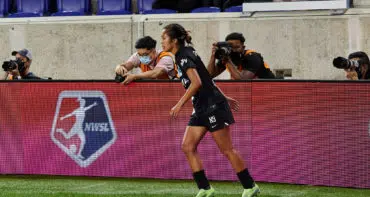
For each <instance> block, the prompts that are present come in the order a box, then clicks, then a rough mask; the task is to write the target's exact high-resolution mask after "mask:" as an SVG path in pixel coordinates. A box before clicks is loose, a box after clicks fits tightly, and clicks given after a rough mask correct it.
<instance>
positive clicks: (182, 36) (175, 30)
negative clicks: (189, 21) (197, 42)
mask: <svg viewBox="0 0 370 197" xmlns="http://www.w3.org/2000/svg"><path fill="white" fill-rule="evenodd" d="M164 30H165V31H166V33H167V35H168V36H169V37H170V38H171V39H177V41H178V44H179V45H185V43H186V44H192V43H191V40H192V38H191V36H190V31H186V30H185V28H184V27H183V26H181V25H179V24H176V23H173V24H169V25H167V26H165V27H164Z"/></svg>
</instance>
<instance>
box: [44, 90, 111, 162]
mask: <svg viewBox="0 0 370 197" xmlns="http://www.w3.org/2000/svg"><path fill="white" fill-rule="evenodd" d="M116 138H117V136H116V131H115V128H114V125H113V121H112V118H111V115H110V110H109V106H108V102H107V99H106V97H105V95H104V93H103V92H101V91H63V92H61V93H60V94H59V98H58V102H57V107H56V111H55V116H54V121H53V127H52V130H51V139H52V140H53V142H54V143H55V144H56V145H57V146H58V147H59V148H60V149H62V150H63V151H64V152H65V153H66V154H67V155H68V156H69V157H71V158H72V159H73V160H74V161H75V162H76V163H77V164H78V165H79V166H81V167H87V166H89V165H90V164H91V163H93V162H94V161H95V160H96V159H98V158H99V156H100V155H101V154H103V153H104V152H105V151H106V150H107V149H108V148H109V147H110V146H111V145H112V144H113V143H114V142H115V140H116Z"/></svg>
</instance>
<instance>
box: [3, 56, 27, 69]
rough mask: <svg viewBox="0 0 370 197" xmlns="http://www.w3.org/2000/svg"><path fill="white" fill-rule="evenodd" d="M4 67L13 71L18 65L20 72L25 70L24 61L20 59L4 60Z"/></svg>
mask: <svg viewBox="0 0 370 197" xmlns="http://www.w3.org/2000/svg"><path fill="white" fill-rule="evenodd" d="M2 67H3V69H4V71H12V70H14V69H16V68H17V67H18V70H19V72H23V70H24V62H22V61H21V60H20V59H17V60H9V61H4V62H3V65H2Z"/></svg>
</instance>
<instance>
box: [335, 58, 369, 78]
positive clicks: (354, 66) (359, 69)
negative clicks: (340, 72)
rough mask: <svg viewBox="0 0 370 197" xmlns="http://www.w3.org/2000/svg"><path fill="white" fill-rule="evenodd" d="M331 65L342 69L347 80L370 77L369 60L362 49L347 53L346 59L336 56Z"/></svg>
mask: <svg viewBox="0 0 370 197" xmlns="http://www.w3.org/2000/svg"><path fill="white" fill-rule="evenodd" d="M333 65H334V67H336V68H339V69H344V71H345V72H346V78H347V79H349V80H359V79H360V80H366V79H370V71H369V66H370V60H369V57H368V56H367V54H366V53H365V52H363V51H358V52H354V53H351V54H349V56H348V59H346V58H344V57H337V58H335V59H334V60H333Z"/></svg>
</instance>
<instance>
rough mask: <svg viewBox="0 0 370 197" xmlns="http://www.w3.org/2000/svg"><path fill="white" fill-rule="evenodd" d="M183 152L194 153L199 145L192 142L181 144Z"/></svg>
mask: <svg viewBox="0 0 370 197" xmlns="http://www.w3.org/2000/svg"><path fill="white" fill-rule="evenodd" d="M181 149H182V152H184V153H185V154H189V153H194V152H196V150H197V147H196V146H195V145H194V144H191V143H182V144H181Z"/></svg>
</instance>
